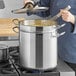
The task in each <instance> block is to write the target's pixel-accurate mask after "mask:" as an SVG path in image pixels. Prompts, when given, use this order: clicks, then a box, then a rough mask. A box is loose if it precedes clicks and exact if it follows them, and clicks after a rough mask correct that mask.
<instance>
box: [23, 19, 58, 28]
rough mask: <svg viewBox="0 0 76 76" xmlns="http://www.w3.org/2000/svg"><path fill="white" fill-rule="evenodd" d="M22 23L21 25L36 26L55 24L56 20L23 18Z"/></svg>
mask: <svg viewBox="0 0 76 76" xmlns="http://www.w3.org/2000/svg"><path fill="white" fill-rule="evenodd" d="M22 23H23V25H30V26H36V27H42V26H55V25H57V22H56V21H54V20H24V21H23V22H22Z"/></svg>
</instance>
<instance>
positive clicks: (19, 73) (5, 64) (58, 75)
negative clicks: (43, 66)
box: [0, 46, 75, 76]
mask: <svg viewBox="0 0 76 76" xmlns="http://www.w3.org/2000/svg"><path fill="white" fill-rule="evenodd" d="M9 52H10V56H9V59H8V60H6V61H0V76H68V75H69V76H75V74H74V71H73V70H72V69H71V68H70V67H69V66H67V65H66V64H65V63H64V62H62V61H60V60H59V62H58V66H57V68H56V69H54V70H52V71H38V70H28V69H25V68H24V67H22V66H21V65H20V64H19V46H16V47H10V48H9ZM66 71H67V72H66Z"/></svg>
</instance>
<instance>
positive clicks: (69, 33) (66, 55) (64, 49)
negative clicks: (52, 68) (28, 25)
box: [38, 0, 76, 63]
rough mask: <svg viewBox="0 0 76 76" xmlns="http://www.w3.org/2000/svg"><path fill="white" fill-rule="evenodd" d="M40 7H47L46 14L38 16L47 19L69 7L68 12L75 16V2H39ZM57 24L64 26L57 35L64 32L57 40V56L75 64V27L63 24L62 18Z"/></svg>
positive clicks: (50, 0) (54, 0)
mask: <svg viewBox="0 0 76 76" xmlns="http://www.w3.org/2000/svg"><path fill="white" fill-rule="evenodd" d="M39 5H40V6H45V7H49V10H48V11H46V12H40V13H38V15H40V16H42V17H44V18H45V17H47V16H49V15H51V17H53V16H54V15H56V14H57V13H58V12H59V11H60V9H62V8H65V7H67V6H68V5H70V6H71V10H70V12H71V13H72V14H74V15H76V0H41V1H40V3H39ZM57 22H58V24H59V25H61V24H64V23H65V24H66V25H65V27H63V28H61V29H59V33H61V32H64V31H65V32H66V33H65V35H63V36H61V37H59V38H58V53H59V56H60V57H61V58H62V59H63V60H65V61H67V62H70V63H76V27H75V25H76V24H75V25H73V24H71V23H69V22H65V21H63V20H62V18H61V17H60V18H58V19H57Z"/></svg>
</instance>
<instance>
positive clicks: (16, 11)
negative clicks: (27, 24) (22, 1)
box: [12, 6, 48, 14]
mask: <svg viewBox="0 0 76 76" xmlns="http://www.w3.org/2000/svg"><path fill="white" fill-rule="evenodd" d="M46 10H48V7H39V6H36V7H34V8H32V9H30V8H21V9H16V10H12V13H14V14H23V13H27V12H33V13H36V12H41V11H46Z"/></svg>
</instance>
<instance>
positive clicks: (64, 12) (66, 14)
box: [60, 9, 75, 24]
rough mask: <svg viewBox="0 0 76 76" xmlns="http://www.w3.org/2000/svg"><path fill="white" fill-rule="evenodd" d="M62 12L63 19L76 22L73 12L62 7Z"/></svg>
mask: <svg viewBox="0 0 76 76" xmlns="http://www.w3.org/2000/svg"><path fill="white" fill-rule="evenodd" d="M60 13H61V16H62V19H63V20H64V21H66V22H71V23H72V24H74V23H75V17H74V15H73V14H72V13H71V12H69V11H67V10H64V9H61V10H60Z"/></svg>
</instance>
